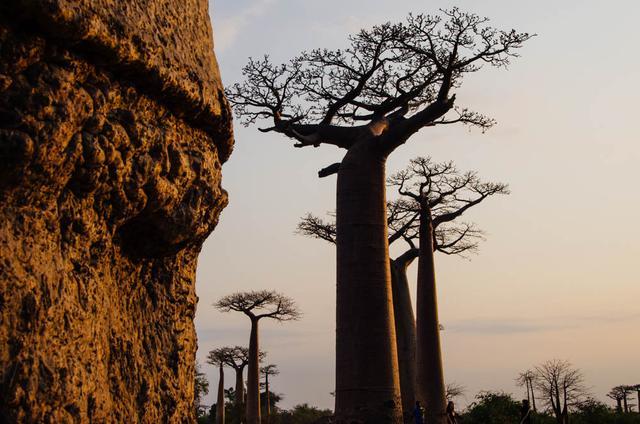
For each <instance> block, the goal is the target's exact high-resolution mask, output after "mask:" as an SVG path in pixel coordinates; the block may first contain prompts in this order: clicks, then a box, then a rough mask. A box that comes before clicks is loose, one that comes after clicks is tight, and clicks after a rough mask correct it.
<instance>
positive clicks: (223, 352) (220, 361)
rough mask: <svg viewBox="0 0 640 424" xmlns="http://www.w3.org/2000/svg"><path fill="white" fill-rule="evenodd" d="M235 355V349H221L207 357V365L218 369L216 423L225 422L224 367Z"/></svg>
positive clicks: (211, 352)
mask: <svg viewBox="0 0 640 424" xmlns="http://www.w3.org/2000/svg"><path fill="white" fill-rule="evenodd" d="M232 354H233V348H230V347H220V348H218V349H213V350H212V351H210V352H209V354H208V355H207V363H208V364H211V365H213V366H216V367H218V369H219V379H218V398H217V400H216V422H217V423H223V422H224V412H225V411H224V409H225V408H224V369H223V368H224V366H225V365H227V363H228V361H229V357H230V356H231V355H232Z"/></svg>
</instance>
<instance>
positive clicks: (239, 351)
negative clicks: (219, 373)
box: [225, 346, 267, 423]
mask: <svg viewBox="0 0 640 424" xmlns="http://www.w3.org/2000/svg"><path fill="white" fill-rule="evenodd" d="M266 355H267V354H266V352H264V351H260V353H259V354H258V362H262V361H263V360H264V358H265V357H266ZM225 363H226V365H228V366H230V367H231V368H233V370H234V371H235V373H236V388H235V398H234V401H233V407H234V409H235V417H234V419H235V422H236V423H240V422H241V421H242V415H243V405H244V381H243V379H242V374H243V372H244V369H245V367H246V366H247V365H248V364H249V349H248V348H246V347H243V346H234V347H233V348H232V350H231V353H230V355H228V357H227V360H226V362H225Z"/></svg>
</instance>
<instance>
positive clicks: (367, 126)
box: [226, 9, 530, 422]
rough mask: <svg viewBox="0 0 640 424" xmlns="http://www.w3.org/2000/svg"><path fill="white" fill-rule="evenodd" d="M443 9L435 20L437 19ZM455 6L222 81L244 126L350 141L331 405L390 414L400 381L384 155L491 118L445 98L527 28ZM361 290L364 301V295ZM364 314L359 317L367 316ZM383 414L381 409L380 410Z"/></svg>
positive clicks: (300, 139) (509, 51) (360, 414)
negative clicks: (432, 130)
mask: <svg viewBox="0 0 640 424" xmlns="http://www.w3.org/2000/svg"><path fill="white" fill-rule="evenodd" d="M443 18H444V19H443ZM487 21H488V20H487V19H486V18H482V17H480V16H478V15H475V14H470V13H464V12H461V11H460V10H458V9H452V10H445V11H442V16H431V15H422V14H420V15H410V16H409V17H408V18H407V20H406V22H404V23H400V24H391V23H386V24H383V25H379V26H375V27H373V28H372V29H369V30H361V31H360V32H358V33H357V34H355V35H353V36H351V37H350V46H349V47H347V48H346V49H343V50H327V49H317V50H313V51H310V52H303V53H302V54H300V55H299V56H298V57H296V58H294V59H293V60H291V61H290V62H289V63H287V64H283V65H274V64H272V63H271V62H270V61H269V59H268V57H266V56H265V57H264V59H261V60H254V59H250V60H249V62H248V63H247V65H246V66H245V67H244V68H243V74H244V76H245V78H246V79H245V81H244V82H243V83H242V84H235V85H233V86H231V87H229V88H228V89H227V91H226V93H227V96H228V98H229V100H230V102H231V104H232V105H233V107H234V110H235V112H236V114H237V116H238V117H239V118H240V119H241V121H242V122H243V123H244V124H245V125H249V124H254V123H256V121H258V120H260V119H271V120H272V121H273V125H272V126H270V127H268V128H263V129H261V131H263V132H267V131H274V132H277V133H280V134H282V135H284V136H286V137H288V138H290V139H292V140H294V141H295V144H294V146H295V147H307V146H314V147H317V146H320V145H322V144H324V145H331V146H336V147H339V148H343V149H345V150H346V151H347V153H346V154H345V156H344V157H343V158H342V160H341V162H340V163H339V164H334V165H331V166H329V167H327V168H325V169H323V170H321V171H320V172H319V175H320V176H321V177H322V176H327V175H330V174H333V173H337V174H338V180H337V204H336V231H337V240H336V242H337V249H336V250H337V308H336V309H337V314H336V324H337V331H336V415H337V420H338V421H339V422H340V421H347V420H349V419H350V418H354V419H360V420H364V421H367V420H369V421H371V420H377V421H378V422H380V421H384V420H391V421H394V422H399V421H400V418H401V411H400V402H399V398H400V387H399V380H398V372H397V367H398V366H397V353H396V344H395V340H393V337H394V331H393V326H394V322H393V317H392V314H391V312H392V307H391V281H390V270H389V261H388V245H387V226H386V213H385V206H386V202H385V162H386V159H387V157H388V156H389V154H391V153H392V152H393V151H394V150H395V149H396V148H398V147H399V146H401V145H402V144H404V143H405V142H407V141H408V140H409V139H410V138H411V137H412V136H413V135H414V134H416V133H417V132H418V131H420V130H421V129H423V128H426V127H432V126H435V125H446V124H454V123H464V124H469V125H474V126H478V127H480V128H482V129H486V128H489V127H490V126H491V125H493V120H491V119H489V118H487V117H485V116H482V115H480V114H478V113H475V112H472V111H469V110H468V109H464V108H458V107H455V106H454V103H455V94H453V91H454V90H455V89H456V88H459V87H460V85H461V83H462V77H463V76H464V75H465V74H468V73H473V72H476V71H478V70H479V69H481V67H482V65H490V66H495V67H504V66H506V65H507V64H508V63H509V60H510V59H511V58H513V57H514V56H516V53H515V51H516V50H517V49H518V48H520V47H521V46H522V44H523V42H525V41H526V40H527V39H529V38H530V35H528V34H526V33H517V32H516V31H514V30H511V31H500V30H496V29H494V28H491V27H489V26H488V25H487ZM365 297H366V299H367V301H366V302H363V301H362V300H363V298H365ZM364 323H366V325H364ZM385 417H386V418H385Z"/></svg>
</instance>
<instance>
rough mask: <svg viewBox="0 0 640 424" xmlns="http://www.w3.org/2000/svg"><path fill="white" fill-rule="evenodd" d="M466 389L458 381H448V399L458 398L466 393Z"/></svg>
mask: <svg viewBox="0 0 640 424" xmlns="http://www.w3.org/2000/svg"><path fill="white" fill-rule="evenodd" d="M466 390H467V389H466V387H464V386H462V385H460V384H458V383H447V386H446V392H445V394H446V397H447V401H450V400H454V399H455V398H458V397H460V396H462V395H464V392H465V391H466Z"/></svg>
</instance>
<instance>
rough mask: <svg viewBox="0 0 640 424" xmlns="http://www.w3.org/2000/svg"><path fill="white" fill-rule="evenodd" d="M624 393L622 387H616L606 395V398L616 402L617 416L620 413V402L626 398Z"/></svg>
mask: <svg viewBox="0 0 640 424" xmlns="http://www.w3.org/2000/svg"><path fill="white" fill-rule="evenodd" d="M625 392H626V391H625V390H624V386H616V387H614V388H612V389H611V390H610V391H609V393H607V397H608V398H611V399H613V400H615V401H616V412H618V413H619V414H621V413H622V411H623V409H622V400H623V399H624V398H625V396H626V393H625Z"/></svg>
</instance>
